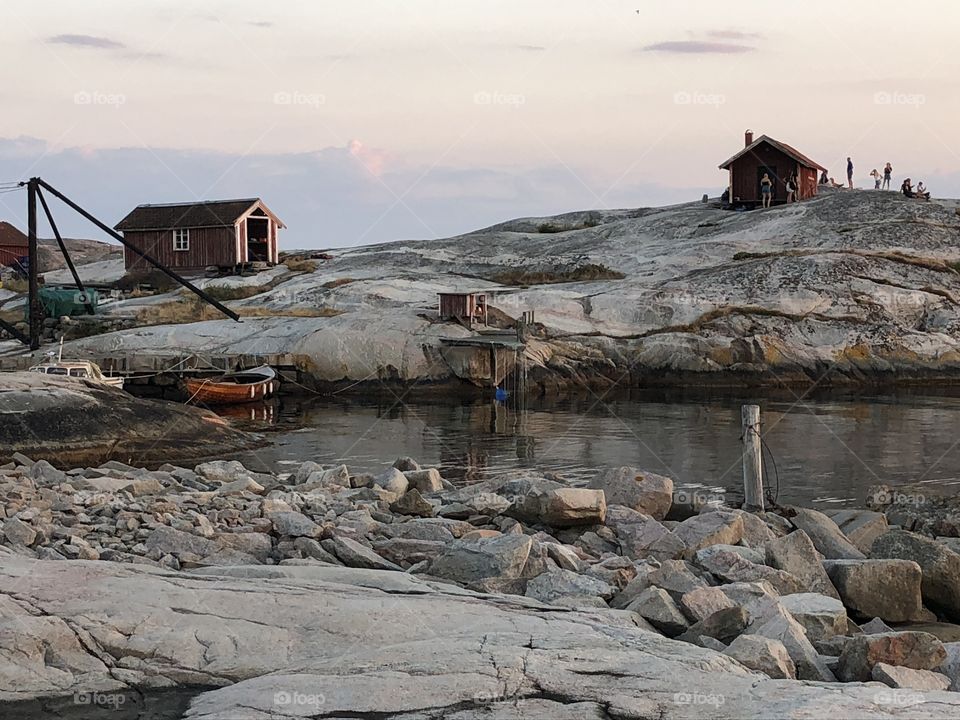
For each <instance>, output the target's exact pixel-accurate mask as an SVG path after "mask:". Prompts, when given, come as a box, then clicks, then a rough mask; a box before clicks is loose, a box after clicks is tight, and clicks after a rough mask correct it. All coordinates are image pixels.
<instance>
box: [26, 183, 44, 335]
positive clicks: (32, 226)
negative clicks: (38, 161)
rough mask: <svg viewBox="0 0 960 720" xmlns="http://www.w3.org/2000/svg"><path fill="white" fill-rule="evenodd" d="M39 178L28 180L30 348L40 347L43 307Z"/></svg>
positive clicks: (28, 313) (28, 309)
mask: <svg viewBox="0 0 960 720" xmlns="http://www.w3.org/2000/svg"><path fill="white" fill-rule="evenodd" d="M37 186H38V180H37V178H30V180H29V181H28V182H27V258H28V259H27V265H28V266H29V267H28V268H27V281H28V298H27V303H28V306H27V315H28V317H29V320H30V349H31V350H37V349H39V347H40V328H41V325H42V324H43V308H42V306H41V305H40V254H39V252H37Z"/></svg>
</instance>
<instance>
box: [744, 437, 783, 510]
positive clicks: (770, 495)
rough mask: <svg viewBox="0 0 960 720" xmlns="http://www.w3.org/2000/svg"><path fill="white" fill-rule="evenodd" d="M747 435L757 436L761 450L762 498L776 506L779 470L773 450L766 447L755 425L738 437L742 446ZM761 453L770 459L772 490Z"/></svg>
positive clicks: (778, 490) (778, 491)
mask: <svg viewBox="0 0 960 720" xmlns="http://www.w3.org/2000/svg"><path fill="white" fill-rule="evenodd" d="M747 433H753V434H754V435H756V436H757V439H758V440H759V441H760V448H761V463H760V465H761V467H762V468H763V470H762V472H763V497H764V499H765V500H766V501H767V502H769V503H770V504H771V505H776V504H777V499H778V498H779V497H780V470H779V468H778V467H777V459H776V457H775V456H774V454H773V450H771V449H770V446H769V445H767V441H766V440H764V439H763V435H761V434H760V431H759V430H758V429H757V426H756V425H749V426H747V427H746V428H745V429H744V431H743V434H742V435H740V443H741V444H743V443H745V442H746V441H747ZM763 451H766V453H767V456H768V457H769V458H770V462H771V464H772V465H773V475H774V488H773V489H771V486H770V475H769V474H768V472H767V463H766V462H763V455H762V453H763Z"/></svg>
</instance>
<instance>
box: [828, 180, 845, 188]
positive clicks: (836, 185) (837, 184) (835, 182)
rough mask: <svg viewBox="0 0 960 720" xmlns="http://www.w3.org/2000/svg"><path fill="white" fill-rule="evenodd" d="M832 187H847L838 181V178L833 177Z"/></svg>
mask: <svg viewBox="0 0 960 720" xmlns="http://www.w3.org/2000/svg"><path fill="white" fill-rule="evenodd" d="M830 187H834V188H843V187H846V186H845V185H844V184H843V183H838V182H837V181H836V180H834V179H833V178H830Z"/></svg>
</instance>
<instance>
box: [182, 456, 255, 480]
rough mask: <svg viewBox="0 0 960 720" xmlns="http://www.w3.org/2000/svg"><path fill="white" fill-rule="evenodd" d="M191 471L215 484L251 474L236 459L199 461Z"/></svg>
mask: <svg viewBox="0 0 960 720" xmlns="http://www.w3.org/2000/svg"><path fill="white" fill-rule="evenodd" d="M193 471H194V472H195V473H196V474H197V475H199V476H200V477H201V478H203V479H204V480H206V481H208V482H211V483H214V484H216V485H223V484H225V483H228V482H233V481H234V480H240V479H242V478H246V477H250V476H251V472H250V471H249V470H247V468H245V467H244V465H243V463H241V462H239V461H237V460H211V461H210V462H205V463H200V464H199V465H197V466H196V467H195V468H194V469H193Z"/></svg>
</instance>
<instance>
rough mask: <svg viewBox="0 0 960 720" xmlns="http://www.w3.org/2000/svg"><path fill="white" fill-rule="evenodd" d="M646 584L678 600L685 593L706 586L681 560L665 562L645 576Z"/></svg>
mask: <svg viewBox="0 0 960 720" xmlns="http://www.w3.org/2000/svg"><path fill="white" fill-rule="evenodd" d="M646 579H647V582H648V583H649V584H650V585H653V586H654V587H658V588H661V589H663V590H666V591H667V592H668V593H670V595H671V597H675V598H679V597H680V596H682V595H683V594H685V593H688V592H690V591H691V590H696V589H697V588H703V587H706V586H707V582H706V581H705V580H703V579H702V578H700V577H698V576H697V575H695V574H694V573H693V572H692V571H691V570H690V567H689V566H688V565H687V563H685V562H684V561H683V560H666V561H664V562H663V563H661V564H660V567H659V568H657V569H656V570H653V571H652V572H650V573H649V574H648V575H647V576H646Z"/></svg>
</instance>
